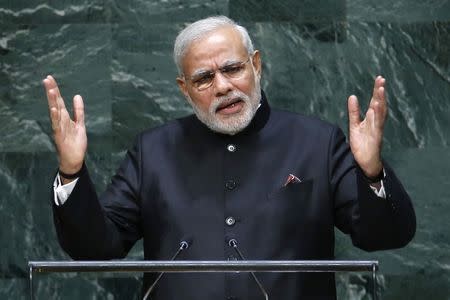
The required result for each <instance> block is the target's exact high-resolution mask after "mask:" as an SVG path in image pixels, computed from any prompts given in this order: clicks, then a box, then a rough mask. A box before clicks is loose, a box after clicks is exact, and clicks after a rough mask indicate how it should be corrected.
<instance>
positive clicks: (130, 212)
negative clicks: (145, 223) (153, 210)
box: [52, 138, 142, 260]
mask: <svg viewBox="0 0 450 300" xmlns="http://www.w3.org/2000/svg"><path fill="white" fill-rule="evenodd" d="M140 153H141V152H140V141H139V138H138V139H137V142H136V143H135V145H134V147H133V148H132V149H131V150H129V151H128V152H127V154H126V157H125V159H124V161H123V162H122V164H121V166H120V168H119V170H118V171H117V173H116V175H115V176H114V177H113V178H112V181H111V183H110V184H109V186H108V187H107V189H106V191H105V193H104V194H103V195H102V196H101V197H100V198H98V197H97V193H96V191H95V187H94V185H93V183H92V181H91V179H90V176H89V172H88V170H87V169H85V172H83V174H82V175H81V176H80V178H79V180H78V182H77V184H76V185H75V187H74V189H73V191H72V193H71V194H70V196H69V198H68V199H67V201H66V202H65V203H64V204H63V205H60V206H57V205H55V203H54V202H53V201H52V203H53V204H52V205H53V219H54V223H55V228H56V233H57V236H58V240H59V243H60V245H61V247H62V248H63V249H64V251H66V252H67V254H69V256H70V257H72V258H73V259H78V260H81V259H83V260H91V259H97V260H104V259H113V258H122V257H124V256H126V255H127V253H128V251H129V250H130V249H131V247H132V246H133V245H134V243H135V242H136V241H137V240H138V239H140V238H141V235H142V233H141V228H140V201H139V200H140V196H139V195H140V193H139V188H140V183H141V154H140Z"/></svg>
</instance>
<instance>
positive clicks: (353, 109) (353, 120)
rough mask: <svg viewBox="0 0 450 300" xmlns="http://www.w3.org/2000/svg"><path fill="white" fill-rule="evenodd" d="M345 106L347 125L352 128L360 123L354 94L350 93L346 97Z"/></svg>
mask: <svg viewBox="0 0 450 300" xmlns="http://www.w3.org/2000/svg"><path fill="white" fill-rule="evenodd" d="M347 108H348V122H349V127H350V128H354V127H356V126H358V125H359V123H361V115H360V109H359V103H358V98H356V96H355V95H351V96H350V97H348V101H347Z"/></svg>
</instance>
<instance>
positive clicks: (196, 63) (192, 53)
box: [177, 27, 261, 134]
mask: <svg viewBox="0 0 450 300" xmlns="http://www.w3.org/2000/svg"><path fill="white" fill-rule="evenodd" d="M239 63H242V64H239ZM239 65H241V68H242V69H241V70H240V71H238V73H237V75H236V76H235V75H234V73H233V72H235V71H234V70H235V69H233V67H235V66H239ZM182 68H183V75H184V76H183V77H180V78H177V82H178V85H179V87H180V89H181V91H182V92H183V94H184V95H185V97H186V99H187V100H188V101H189V103H190V104H191V105H192V107H193V109H194V112H195V113H196V115H197V117H198V118H199V120H200V121H202V122H203V123H204V124H206V125H207V126H208V127H209V128H210V129H212V130H214V131H217V132H221V133H226V134H235V133H237V132H239V131H241V130H243V129H244V128H245V127H247V125H248V124H249V123H250V121H251V119H252V118H253V116H254V114H255V112H256V109H257V108H258V105H259V100H260V98H261V91H260V84H259V81H260V75H261V61H260V56H259V52H258V51H255V53H254V54H253V55H252V56H250V57H249V55H248V53H247V49H246V48H245V46H244V44H243V39H242V36H241V35H240V33H239V32H238V31H237V30H236V29H234V28H232V27H224V28H220V29H218V30H215V31H213V32H211V33H210V34H208V35H207V36H206V37H204V38H203V39H201V40H199V41H196V42H194V43H193V44H192V45H191V46H190V47H189V48H188V50H187V52H186V54H185V56H184V58H183V61H182ZM230 70H231V71H230ZM211 71H212V72H214V71H215V73H214V74H213V75H212V76H213V79H212V82H210V84H211V85H210V86H208V87H207V88H205V87H204V86H205V85H204V84H203V86H202V85H201V84H202V82H204V81H205V80H204V78H205V77H204V76H203V75H204V74H210V76H206V78H208V77H209V80H211V74H212V73H211ZM199 78H200V80H198V79H199ZM202 78H203V79H202Z"/></svg>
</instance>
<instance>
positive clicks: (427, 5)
mask: <svg viewBox="0 0 450 300" xmlns="http://www.w3.org/2000/svg"><path fill="white" fill-rule="evenodd" d="M346 4H347V19H348V20H351V21H372V22H403V23H415V22H430V21H444V22H448V21H450V2H449V1H448V0H427V1H389V0H381V1H370V0H351V1H346Z"/></svg>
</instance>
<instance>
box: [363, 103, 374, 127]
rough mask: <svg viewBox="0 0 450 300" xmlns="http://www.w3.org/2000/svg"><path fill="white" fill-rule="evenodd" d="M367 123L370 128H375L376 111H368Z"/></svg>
mask: <svg viewBox="0 0 450 300" xmlns="http://www.w3.org/2000/svg"><path fill="white" fill-rule="evenodd" d="M365 121H366V124H368V125H369V128H371V129H374V128H375V110H374V109H373V108H369V109H368V110H367V113H366V118H365Z"/></svg>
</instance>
